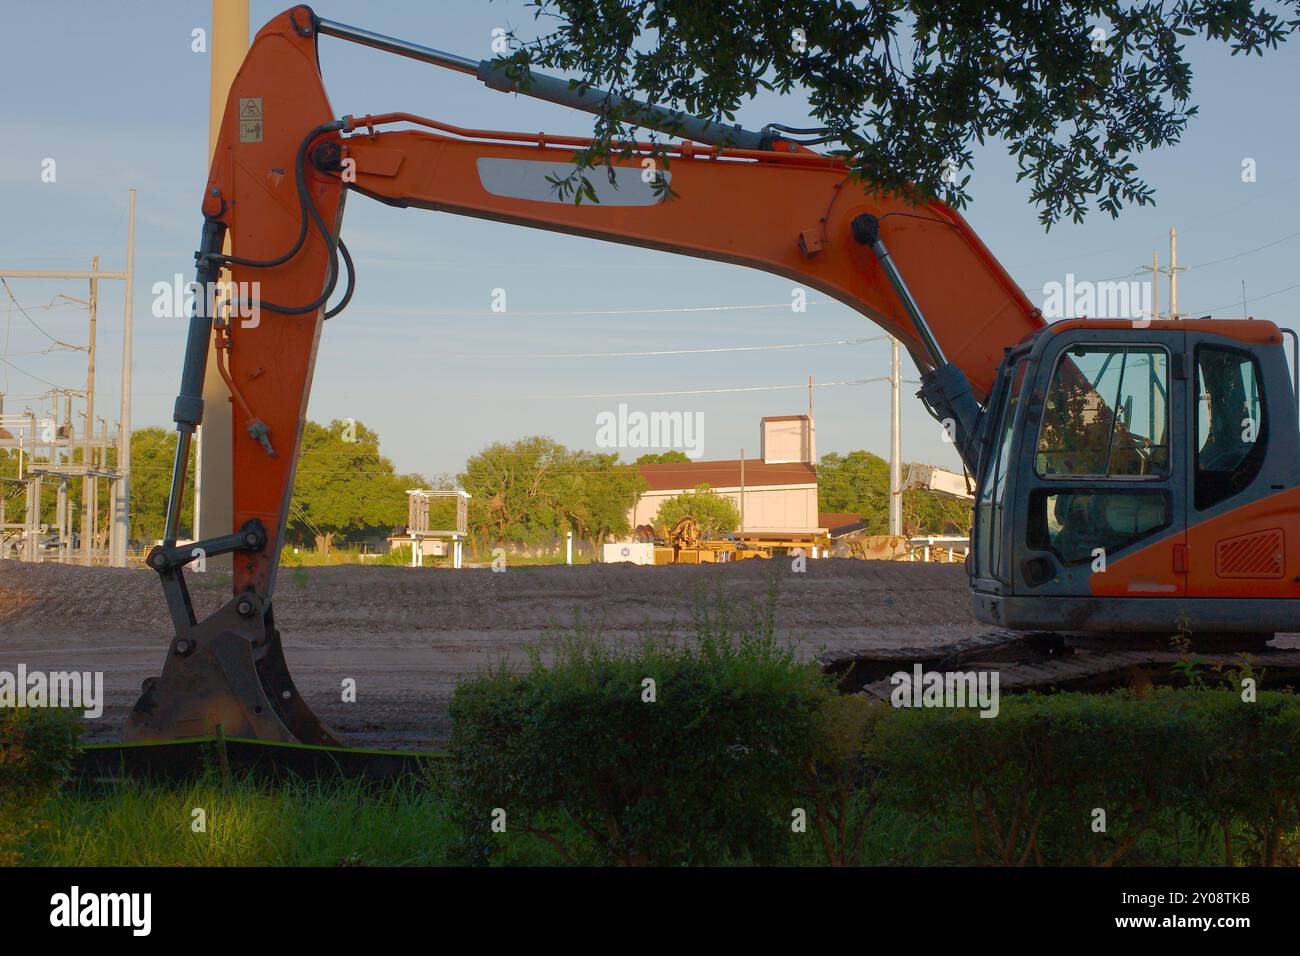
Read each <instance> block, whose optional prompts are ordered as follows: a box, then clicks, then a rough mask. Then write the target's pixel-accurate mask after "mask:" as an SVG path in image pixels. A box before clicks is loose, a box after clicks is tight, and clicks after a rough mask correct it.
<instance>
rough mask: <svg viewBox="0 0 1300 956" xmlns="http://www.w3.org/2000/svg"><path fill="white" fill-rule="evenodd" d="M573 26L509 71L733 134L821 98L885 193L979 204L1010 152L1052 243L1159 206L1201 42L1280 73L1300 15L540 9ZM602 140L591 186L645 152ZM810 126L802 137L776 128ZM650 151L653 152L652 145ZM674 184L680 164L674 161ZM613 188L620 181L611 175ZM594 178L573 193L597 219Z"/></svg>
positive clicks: (571, 0)
mask: <svg viewBox="0 0 1300 956" xmlns="http://www.w3.org/2000/svg"><path fill="white" fill-rule="evenodd" d="M532 6H533V7H534V8H535V10H534V12H535V15H536V16H535V19H536V20H538V21H539V22H540V21H545V22H546V23H547V24H548V25H550V24H554V28H553V29H551V30H550V31H549V32H543V33H541V34H539V35H537V36H534V37H531V38H523V37H520V36H518V35H512V38H513V40H514V41H515V44H516V45H517V47H518V49H517V50H516V51H515V52H514V53H513V54H511V55H509V56H507V57H503V58H502V59H503V61H504V62H505V63H506V64H508V66H507V68H508V69H509V70H511V71H513V72H514V73H515V74H516V75H518V74H519V73H520V71H522V70H523V69H526V66H527V65H528V64H530V63H531V64H535V65H537V66H541V67H548V68H553V69H558V70H560V71H562V72H565V73H569V74H573V75H576V77H578V78H579V81H580V82H582V83H584V84H589V85H592V86H596V87H599V88H601V89H606V90H611V91H612V92H614V93H616V94H619V95H621V96H634V97H637V98H640V99H643V100H647V101H649V102H650V103H653V104H657V105H661V106H666V107H670V108H679V109H685V110H686V111H688V112H690V113H695V114H699V115H703V116H706V117H709V118H713V119H718V120H725V121H728V122H731V121H734V114H735V111H736V110H737V109H738V108H739V107H740V106H741V105H742V104H743V103H744V102H745V101H747V100H749V99H750V98H752V97H753V96H754V94H755V93H757V92H758V91H759V90H776V91H778V92H780V93H788V92H790V91H791V90H792V89H793V88H794V87H796V86H798V87H802V88H803V90H804V91H806V94H807V98H808V103H809V110H810V112H811V114H812V116H813V117H814V118H815V121H816V122H817V123H819V124H821V125H823V126H825V127H826V129H827V133H826V136H827V137H828V139H829V140H830V141H832V142H838V143H839V144H840V147H841V148H842V151H843V152H844V153H845V154H846V155H847V156H849V157H850V160H849V162H850V165H851V166H852V168H853V170H854V172H855V173H856V174H858V175H860V176H861V177H862V179H863V181H864V182H865V183H866V184H867V185H868V187H869V188H874V187H876V186H878V187H879V188H882V189H885V190H888V191H893V192H900V193H903V194H911V195H915V196H936V195H937V196H940V197H941V198H943V199H945V200H947V201H948V202H950V203H952V204H954V205H956V206H958V207H960V206H962V205H964V204H965V203H966V201H967V199H968V198H969V196H968V193H967V192H966V187H967V184H968V182H969V180H970V176H969V175H968V174H965V171H966V170H968V169H970V168H971V162H972V147H973V146H974V145H975V144H976V143H983V142H984V141H985V140H987V139H999V140H1001V141H1002V143H1003V144H1005V146H1006V148H1007V149H1008V151H1009V152H1010V153H1011V154H1012V155H1013V156H1014V157H1015V159H1016V162H1017V164H1018V166H1019V176H1018V178H1019V179H1027V180H1028V181H1029V183H1030V199H1031V201H1032V202H1033V203H1034V204H1035V205H1037V206H1038V207H1039V210H1040V213H1039V215H1040V219H1041V220H1042V222H1043V223H1044V225H1046V226H1048V227H1050V226H1051V224H1052V223H1055V222H1057V221H1059V220H1060V219H1062V218H1063V217H1066V216H1068V217H1070V218H1071V219H1073V220H1075V221H1078V220H1081V219H1082V218H1083V217H1084V214H1085V212H1086V211H1087V209H1088V206H1089V203H1090V202H1094V203H1095V204H1096V206H1097V207H1098V208H1100V209H1102V210H1104V211H1106V212H1108V213H1110V214H1111V215H1112V216H1114V215H1117V214H1118V212H1119V210H1120V208H1121V206H1122V205H1123V204H1125V203H1135V204H1138V205H1144V204H1146V203H1148V202H1150V201H1151V197H1152V190H1151V188H1150V187H1149V186H1148V185H1147V184H1146V183H1145V182H1144V181H1143V180H1142V179H1141V178H1140V177H1139V176H1138V174H1137V166H1136V164H1135V163H1134V161H1133V157H1134V155H1136V154H1138V153H1142V152H1144V151H1146V150H1149V149H1154V148H1157V147H1160V146H1165V145H1169V144H1173V143H1177V142H1178V141H1179V139H1180V138H1181V136H1182V133H1183V130H1184V129H1185V128H1186V125H1187V121H1188V119H1189V118H1190V117H1191V116H1192V115H1194V114H1195V112H1196V107H1195V106H1193V105H1192V104H1191V85H1192V68H1191V65H1190V64H1189V63H1188V62H1187V60H1186V58H1185V53H1186V42H1185V41H1186V40H1187V39H1188V38H1191V37H1200V38H1203V39H1205V40H1207V41H1211V42H1217V43H1222V44H1224V45H1226V46H1227V47H1228V49H1229V50H1230V52H1231V53H1232V54H1234V55H1235V54H1238V53H1242V54H1257V55H1259V54H1262V53H1263V51H1264V50H1265V49H1268V48H1274V47H1276V46H1277V45H1278V44H1279V43H1280V42H1282V41H1284V40H1286V39H1287V38H1288V37H1290V35H1291V34H1292V33H1294V32H1295V30H1296V29H1297V26H1300V21H1298V20H1297V18H1296V11H1297V8H1298V7H1300V0H1285V2H1279V3H1274V4H1268V5H1264V4H1256V3H1252V2H1250V0H1055V2H1052V3H1035V4H1026V3H1025V2H1024V0H980V2H978V3H951V2H947V0H872V2H870V3H866V4H863V3H860V2H855V0H734V2H730V3H725V4H724V3H697V2H684V0H639V2H636V3H623V2H609V0H535V2H534V3H533V4H532ZM625 117H626V108H625V107H619V108H614V109H611V110H610V111H609V112H608V113H607V114H606V115H604V116H603V117H601V118H600V119H599V120H598V122H597V127H596V144H595V146H594V147H593V148H592V149H590V150H588V151H586V152H584V153H583V154H582V156H581V157H580V163H581V164H582V165H584V166H587V167H590V166H592V165H595V164H598V163H601V162H603V161H605V160H607V158H608V157H609V156H610V155H611V154H613V153H616V152H617V151H618V148H617V147H611V142H617V141H619V140H624V139H626V138H627V129H628V127H627V126H626V125H625V124H624V122H623V121H624V119H625ZM774 118H779V119H783V120H785V121H786V122H789V123H791V124H792V125H794V126H806V125H808V124H807V123H806V122H804V121H800V120H799V119H798V118H796V117H787V116H783V117H774ZM640 138H641V139H643V140H644V139H645V138H646V135H645V134H644V133H642V134H640ZM661 161H662V162H663V163H664V165H665V166H668V165H669V161H668V159H667V157H662V156H661ZM611 175H612V173H611ZM583 180H585V175H576V176H572V177H568V178H567V179H562V180H560V183H559V185H560V191H561V192H562V193H564V192H566V191H572V192H573V194H574V195H575V198H577V199H581V198H582V197H583V196H584V195H585V196H586V197H587V198H588V199H594V198H595V194H594V191H593V190H592V189H591V188H590V186H589V185H587V186H586V188H585V189H584V188H583V187H584V183H583Z"/></svg>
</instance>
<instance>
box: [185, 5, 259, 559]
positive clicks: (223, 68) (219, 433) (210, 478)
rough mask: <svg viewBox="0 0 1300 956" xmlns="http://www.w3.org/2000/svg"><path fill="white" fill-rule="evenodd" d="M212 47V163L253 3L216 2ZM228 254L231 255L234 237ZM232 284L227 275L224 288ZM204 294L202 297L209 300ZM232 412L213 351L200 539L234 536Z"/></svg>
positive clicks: (199, 477)
mask: <svg viewBox="0 0 1300 956" xmlns="http://www.w3.org/2000/svg"><path fill="white" fill-rule="evenodd" d="M210 40H211V42H210V43H209V47H208V49H209V51H210V52H209V63H210V67H211V70H210V73H209V85H208V159H209V160H211V158H212V154H213V152H214V151H215V150H216V148H217V138H218V136H219V135H220V133H221V120H222V117H223V116H224V115H225V112H226V97H227V96H229V94H230V85H231V83H232V82H234V79H235V74H236V73H238V72H239V67H240V65H241V64H242V63H243V61H244V54H245V53H247V52H248V0H212V33H211V36H210ZM224 251H225V252H227V253H229V252H230V236H229V235H227V236H226V244H225V246H224ZM229 281H230V273H229V272H227V271H225V270H223V271H222V273H221V279H220V282H221V283H222V284H223V285H224V284H225V283H228V282H229ZM206 291H207V290H203V293H202V294H206ZM232 429H233V424H232V409H231V405H230V391H229V389H227V388H226V383H225V381H224V380H223V379H222V378H221V375H220V373H219V372H218V371H217V366H216V350H215V349H209V350H208V366H207V373H206V374H205V375H204V378H203V422H202V424H201V425H199V429H198V435H197V442H196V445H197V449H196V451H195V456H196V460H195V463H194V529H193V533H194V537H195V538H196V539H198V538H202V537H205V536H206V537H212V536H214V535H220V534H229V533H230V532H231V531H233V530H234V524H235V517H234V515H235V512H234V492H233V487H232V480H231V479H232V475H231V442H232V438H233V434H232ZM214 560H215V561H216V563H217V566H218V567H230V566H231V561H232V559H231V558H230V557H229V556H227V555H221V556H220V557H218V558H216V559H212V558H209V559H208V568H209V570H212V569H213V568H214Z"/></svg>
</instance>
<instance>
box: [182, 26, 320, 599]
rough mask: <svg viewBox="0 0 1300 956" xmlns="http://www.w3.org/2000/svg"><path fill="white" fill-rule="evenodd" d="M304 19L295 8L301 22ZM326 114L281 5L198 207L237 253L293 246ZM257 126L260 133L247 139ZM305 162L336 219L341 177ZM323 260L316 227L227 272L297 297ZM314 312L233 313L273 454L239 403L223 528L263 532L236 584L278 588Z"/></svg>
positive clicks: (241, 562) (239, 367)
mask: <svg viewBox="0 0 1300 956" xmlns="http://www.w3.org/2000/svg"><path fill="white" fill-rule="evenodd" d="M302 20H303V18H302V17H301V16H299V18H298V22H299V23H301V22H302ZM308 22H309V21H308ZM241 100H242V101H248V100H260V114H261V121H260V130H258V129H254V128H253V127H252V125H251V124H252V122H253V121H252V120H248V119H244V118H241V115H240V114H241V109H240V105H241ZM246 105H247V104H246ZM246 112H251V111H246ZM333 118H334V117H333V115H332V111H331V110H330V104H329V100H328V99H327V98H326V96H325V91H324V89H323V88H322V86H321V83H320V71H319V67H318V66H317V63H316V45H315V38H314V37H313V36H302V35H300V34H299V32H298V31H297V30H295V29H294V27H293V23H292V22H291V19H290V15H289V14H282V15H281V16H279V17H277V18H276V19H275V20H273V21H271V23H269V24H267V25H266V26H265V27H264V28H263V29H262V30H261V31H260V32H259V33H258V34H257V37H256V38H255V39H254V41H253V44H252V46H251V47H250V49H249V52H248V56H247V58H246V59H245V61H244V64H243V66H242V67H241V68H240V71H239V74H238V75H237V76H236V78H235V81H234V83H233V84H232V85H231V89H230V97H229V99H228V100H227V104H226V113H225V117H224V119H223V121H222V127H221V135H220V138H219V139H218V142H217V149H216V152H215V153H214V155H213V164H212V171H211V175H210V178H209V181H208V186H207V189H206V190H205V192H204V209H205V212H208V213H209V214H212V213H214V212H217V211H218V210H221V211H220V213H219V215H218V218H220V219H222V220H223V221H225V222H226V224H227V226H228V230H229V232H228V235H229V237H230V248H231V252H232V254H233V255H235V256H237V257H240V258H244V259H270V258H273V257H275V256H278V255H281V254H282V253H284V252H285V251H287V250H288V249H289V248H291V247H292V245H293V243H294V240H295V239H296V238H297V236H298V231H299V222H300V218H301V217H300V213H299V204H298V193H297V184H296V179H295V176H294V159H295V156H296V154H297V152H298V147H299V144H300V143H301V141H302V139H303V137H304V136H306V135H307V133H308V132H310V131H311V130H312V129H314V128H315V127H316V126H318V125H320V124H321V123H325V122H328V121H330V120H331V119H333ZM241 134H242V135H241ZM259 135H260V142H259V141H255V140H256V139H257V138H258V136H259ZM307 170H308V172H307V175H308V181H309V183H310V189H311V194H312V201H313V202H314V203H315V204H316V208H317V209H318V210H319V212H320V214H321V216H322V217H323V218H324V219H325V222H326V223H328V224H330V225H331V226H333V227H335V228H337V221H338V217H339V214H340V212H341V209H342V201H341V198H342V189H341V187H340V184H339V182H338V180H337V178H335V177H330V176H325V175H322V174H319V173H314V172H313V171H312V168H311V166H310V164H308V167H307ZM328 260H329V254H328V250H327V248H326V246H325V243H324V241H323V240H322V239H321V237H320V235H319V234H318V233H317V232H316V231H315V230H314V229H312V230H309V231H308V235H307V240H306V243H305V244H304V246H303V248H302V249H301V250H299V252H298V254H297V255H296V256H294V257H293V258H292V259H291V260H289V261H288V262H287V263H285V264H284V265H282V266H277V267H275V268H273V269H259V268H253V267H250V266H240V265H236V266H233V267H232V268H231V278H232V281H233V283H234V284H235V289H236V290H241V291H240V297H241V298H242V299H245V300H246V299H248V298H250V297H251V298H253V299H265V300H267V301H270V302H274V303H278V304H282V305H290V306H292V305H299V304H303V303H309V302H311V301H312V300H313V299H315V298H317V297H318V296H319V295H320V294H321V292H322V291H323V288H324V283H325V277H326V274H327V272H328ZM322 311H323V310H320V309H318V310H316V311H314V312H312V313H310V314H307V315H285V314H281V313H277V312H273V311H271V310H269V309H266V308H261V309H258V310H256V314H255V315H253V316H250V317H247V318H240V317H239V316H237V315H236V316H233V317H232V320H231V327H230V330H229V334H230V340H231V347H230V351H229V367H230V376H231V379H232V381H233V382H234V383H235V386H236V387H237V388H238V389H239V391H240V393H241V394H242V395H243V397H244V399H245V401H246V402H247V403H248V406H249V408H250V409H251V410H252V412H253V414H254V415H255V416H257V417H258V418H260V419H261V420H262V421H263V422H264V423H265V424H266V425H267V427H268V429H269V431H270V441H271V443H272V445H273V447H274V448H275V450H276V455H275V457H271V456H269V455H268V454H267V453H266V451H265V450H264V449H263V448H262V446H261V445H260V444H259V443H258V442H257V441H256V440H255V439H254V438H252V437H250V435H249V434H248V425H249V424H250V422H249V419H248V416H247V415H246V414H245V413H244V411H243V410H242V409H241V408H240V407H239V405H238V404H236V406H235V408H234V409H233V428H234V440H233V445H232V459H233V460H232V465H233V470H234V474H233V497H234V528H232V529H231V530H234V529H235V528H239V527H240V526H241V525H242V524H243V523H244V522H245V521H248V520H249V519H252V518H258V519H260V520H261V522H262V524H263V525H264V526H265V527H266V528H267V530H268V533H269V537H270V540H269V542H268V544H267V547H266V548H264V549H263V550H262V552H260V553H259V554H257V555H256V556H252V557H249V556H248V555H247V553H246V552H240V553H238V554H237V555H236V557H235V566H234V581H233V584H234V591H235V593H236V594H238V593H240V592H241V591H244V590H253V591H256V592H258V593H259V594H269V593H270V591H271V590H272V588H273V586H274V575H275V566H276V563H277V562H276V561H275V559H274V557H273V556H274V555H278V554H279V548H280V546H281V544H282V538H283V534H284V524H285V521H284V519H285V514H286V512H287V510H288V506H289V501H288V499H289V493H290V490H291V489H292V487H293V475H294V470H295V467H296V464H297V459H298V445H299V441H300V439H301V430H302V426H303V421H304V420H305V417H306V413H307V397H308V393H309V391H310V385H311V377H312V370H313V367H314V365H315V360H316V346H317V343H318V341H319V337H320V328H321V322H322Z"/></svg>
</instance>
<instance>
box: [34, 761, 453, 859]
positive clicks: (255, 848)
mask: <svg viewBox="0 0 1300 956" xmlns="http://www.w3.org/2000/svg"><path fill="white" fill-rule="evenodd" d="M196 808H201V809H203V810H204V811H205V812H206V815H207V830H206V832H199V833H195V832H194V831H193V829H192V821H193V819H194V810H195V809H196ZM453 843H454V834H453V831H452V828H451V825H450V823H449V821H448V811H447V805H446V802H445V800H444V799H443V797H442V796H441V795H440V793H439V792H438V791H437V790H436V789H430V788H427V787H423V786H420V785H418V784H416V783H414V782H408V783H403V784H398V785H394V786H388V787H384V788H375V787H370V788H365V787H362V786H361V785H359V784H356V783H350V782H334V783H306V782H290V783H285V784H279V785H268V784H259V783H255V782H253V781H251V780H247V779H245V780H236V781H234V782H232V783H229V784H223V783H222V782H221V781H220V780H219V779H203V780H199V781H197V782H195V783H193V784H190V785H186V786H178V787H173V786H164V785H154V784H145V783H122V784H117V785H113V786H111V787H109V788H107V789H81V790H78V789H67V790H65V791H64V792H63V793H62V794H61V795H60V796H59V797H58V798H57V799H55V800H54V801H51V803H50V804H49V805H48V806H47V807H46V808H45V810H44V812H43V813H42V815H41V820H40V822H39V824H38V826H37V828H36V830H35V832H34V833H33V834H32V835H31V837H30V838H29V841H28V845H27V846H26V847H25V848H24V852H23V855H22V862H23V863H26V864H35V865H43V866H415V865H422V866H438V865H443V864H445V863H447V862H448V852H449V850H450V849H451V847H452V846H453Z"/></svg>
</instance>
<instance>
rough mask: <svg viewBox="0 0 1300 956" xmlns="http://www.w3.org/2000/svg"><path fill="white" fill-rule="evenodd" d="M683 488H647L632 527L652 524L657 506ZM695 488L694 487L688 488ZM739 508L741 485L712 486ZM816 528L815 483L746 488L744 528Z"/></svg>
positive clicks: (806, 529) (753, 529)
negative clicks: (651, 489) (674, 489)
mask: <svg viewBox="0 0 1300 956" xmlns="http://www.w3.org/2000/svg"><path fill="white" fill-rule="evenodd" d="M684 490H686V489H680V490H676V491H672V490H662V491H647V492H645V493H644V494H642V495H641V498H640V499H639V500H638V501H637V503H636V506H635V507H634V508H633V509H632V513H631V515H630V516H629V520H630V521H631V523H632V527H634V528H635V527H636V526H637V525H643V524H649V525H653V524H654V520H655V514H656V513H657V512H658V511H659V506H660V505H661V504H663V502H664V501H666V500H667V499H669V498H676V497H677V496H678V495H680V494H682V493H683V491H684ZM690 490H694V489H690ZM713 491H715V492H717V493H718V494H720V495H726V496H727V497H728V498H730V499H731V501H732V503H733V504H735V506H736V510H737V511H739V510H740V488H739V487H735V488H714V489H713ZM816 527H817V486H816V485H760V486H758V487H746V488H745V530H746V531H804V532H807V531H812V530H813V529H815V528H816Z"/></svg>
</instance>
